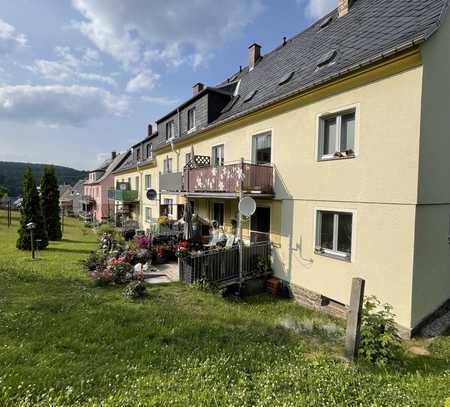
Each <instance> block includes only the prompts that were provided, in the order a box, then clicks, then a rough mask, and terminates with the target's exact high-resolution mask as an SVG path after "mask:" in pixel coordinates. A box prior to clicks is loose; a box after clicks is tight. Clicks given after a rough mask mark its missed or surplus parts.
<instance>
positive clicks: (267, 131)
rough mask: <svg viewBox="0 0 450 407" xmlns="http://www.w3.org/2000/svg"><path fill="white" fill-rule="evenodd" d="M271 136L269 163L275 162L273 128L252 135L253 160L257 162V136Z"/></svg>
mask: <svg viewBox="0 0 450 407" xmlns="http://www.w3.org/2000/svg"><path fill="white" fill-rule="evenodd" d="M267 135H269V136H270V162H269V163H268V164H267V165H270V164H271V163H272V162H273V131H272V130H266V131H261V132H259V133H257V134H254V135H253V136H252V141H251V143H252V162H254V163H256V138H257V137H260V136H267Z"/></svg>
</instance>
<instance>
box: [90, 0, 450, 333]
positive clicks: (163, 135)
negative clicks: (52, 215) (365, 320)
mask: <svg viewBox="0 0 450 407" xmlns="http://www.w3.org/2000/svg"><path fill="white" fill-rule="evenodd" d="M336 1H337V9H336V10H334V11H332V12H331V13H330V14H328V15H326V16H324V17H323V18H321V19H320V20H319V21H317V22H315V23H314V24H313V25H311V26H310V27H309V28H308V29H306V30H305V31H304V32H302V33H300V34H298V35H296V36H295V37H293V38H291V39H284V40H283V43H282V44H281V45H280V46H279V47H278V48H276V49H274V50H272V51H271V52H269V53H267V54H262V53H261V47H260V46H259V45H258V44H253V45H251V46H250V47H249V50H248V66H246V67H244V68H241V69H240V70H239V71H238V72H236V73H235V74H233V75H231V76H230V77H229V78H226V79H225V80H224V81H223V82H221V83H220V84H217V85H215V86H204V85H203V84H201V83H198V84H196V85H194V87H193V93H192V97H191V98H190V99H189V100H186V101H185V102H184V103H182V104H180V105H179V106H178V107H177V108H176V109H174V110H172V111H170V112H168V113H167V114H166V115H165V116H164V117H162V118H160V119H159V120H157V121H156V124H157V131H155V132H153V130H152V128H151V127H149V131H148V135H147V137H146V138H145V139H144V140H142V141H141V142H139V143H137V144H136V145H134V146H132V148H131V149H130V151H128V152H127V153H125V154H124V155H123V156H121V157H122V158H120V159H119V158H115V160H116V161H115V163H116V164H117V166H116V167H115V168H114V169H112V170H111V171H110V172H109V173H108V170H106V172H104V173H102V174H100V180H102V179H104V178H105V177H113V178H114V182H111V179H110V185H111V187H112V186H113V185H114V187H113V190H112V191H110V193H109V194H110V195H109V198H110V199H109V201H110V202H113V205H112V206H113V207H114V216H117V214H118V213H119V214H121V216H127V217H129V218H132V219H134V220H135V221H137V222H138V223H139V225H140V228H142V229H148V228H150V226H151V224H152V223H153V222H155V220H156V219H157V218H158V217H159V216H160V215H168V216H169V217H173V218H174V219H176V218H179V217H180V216H181V214H182V210H183V207H184V204H185V203H186V202H188V201H189V202H190V203H191V206H192V207H193V210H194V212H195V213H196V214H198V215H199V216H200V217H201V218H203V219H205V220H207V221H212V220H216V221H217V222H218V223H219V224H221V225H223V227H224V229H225V230H228V229H231V228H232V227H233V220H236V219H237V218H238V202H239V197H240V195H241V194H243V195H245V196H251V197H253V198H254V199H255V201H256V203H257V209H256V212H255V213H254V215H253V216H252V217H251V218H250V219H249V220H248V222H247V224H246V228H245V230H246V231H245V235H244V237H245V239H246V240H247V241H250V242H251V241H258V240H260V239H270V240H271V242H272V243H273V247H274V249H273V268H274V270H275V274H276V275H277V276H278V277H279V278H281V279H283V280H284V281H285V282H287V283H288V284H289V286H290V288H291V291H292V293H293V295H294V297H295V298H296V300H297V301H299V302H301V303H305V304H310V305H311V304H314V305H315V306H319V307H324V308H325V307H335V308H339V307H340V305H341V304H345V303H348V298H349V295H350V286H351V281H352V278H353V277H362V278H364V279H365V280H366V291H367V294H369V295H376V296H377V297H378V298H379V299H381V300H382V301H385V302H388V303H390V304H392V305H393V307H394V312H395V313H396V315H397V322H398V323H399V325H400V326H402V327H403V328H404V329H405V332H407V333H408V332H411V331H412V330H413V329H414V328H416V327H417V326H419V325H420V323H421V322H422V321H424V319H425V318H427V317H428V316H429V315H430V314H431V313H433V312H434V311H435V310H436V309H438V308H439V307H440V306H442V305H443V304H444V303H446V302H447V301H448V299H449V297H450V240H449V235H450V230H449V228H450V223H449V220H450V182H449V175H450V160H449V158H448V152H449V151H450V126H449V113H450V81H449V77H450V19H449V17H448V0H396V1H392V0H356V1H350V0H336ZM119 161H120V163H119ZM111 165H112V164H111ZM107 174H108V175H107ZM98 182H99V180H97V178H95V179H92V180H90V182H89V183H88V184H87V185H86V186H85V191H86V195H90V194H88V193H87V190H88V189H89V188H93V187H94V186H95V185H97V184H98ZM148 191H151V192H150V193H149V192H148ZM154 192H156V194H154ZM105 199H106V197H105V196H104V195H103V201H102V202H103V203H102V205H103V204H104V201H105ZM109 210H110V209H109Z"/></svg>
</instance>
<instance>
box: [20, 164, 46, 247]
mask: <svg viewBox="0 0 450 407" xmlns="http://www.w3.org/2000/svg"><path fill="white" fill-rule="evenodd" d="M23 178H24V180H23V190H22V208H21V210H20V212H21V217H20V229H19V231H18V232H19V238H18V239H17V248H18V249H21V250H31V238H30V231H29V230H28V229H27V227H26V225H27V224H28V223H30V222H33V223H35V224H36V228H35V229H34V231H33V234H34V239H35V241H36V240H40V241H41V242H40V245H39V249H43V248H45V247H47V246H48V238H47V230H46V229H45V226H44V218H43V216H42V210H41V203H40V200H39V193H38V191H37V188H36V183H35V181H34V178H33V173H32V172H31V168H28V169H27V171H26V172H25V175H24V177H23Z"/></svg>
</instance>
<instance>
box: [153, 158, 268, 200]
mask: <svg viewBox="0 0 450 407" xmlns="http://www.w3.org/2000/svg"><path fill="white" fill-rule="evenodd" d="M159 185H160V189H161V191H167V192H197V193H201V192H203V193H206V192H207V193H211V192H217V193H237V192H239V191H240V190H241V188H242V191H243V192H247V193H248V192H255V193H263V194H272V193H273V167H272V166H271V165H266V164H263V165H261V164H253V163H250V162H238V163H230V164H225V165H221V166H215V167H212V166H201V167H194V168H189V166H186V167H185V168H184V171H183V172H176V173H169V174H160V176H159Z"/></svg>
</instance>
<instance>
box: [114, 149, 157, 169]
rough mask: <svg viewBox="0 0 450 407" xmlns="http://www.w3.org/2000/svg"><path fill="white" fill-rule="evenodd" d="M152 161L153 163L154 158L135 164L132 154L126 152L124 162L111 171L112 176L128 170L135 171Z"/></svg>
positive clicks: (129, 151)
mask: <svg viewBox="0 0 450 407" xmlns="http://www.w3.org/2000/svg"><path fill="white" fill-rule="evenodd" d="M153 157H154V156H153ZM152 161H154V158H152V159H148V158H147V159H145V160H143V161H139V162H137V161H136V160H135V159H134V157H133V154H131V150H128V152H127V158H126V160H125V161H124V162H123V163H122V164H121V165H120V166H119V167H117V168H116V169H115V170H114V171H113V174H117V173H119V172H122V171H125V170H129V169H132V168H134V169H135V168H136V167H137V166H140V167H142V166H144V165H146V164H148V163H151V162H152Z"/></svg>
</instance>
